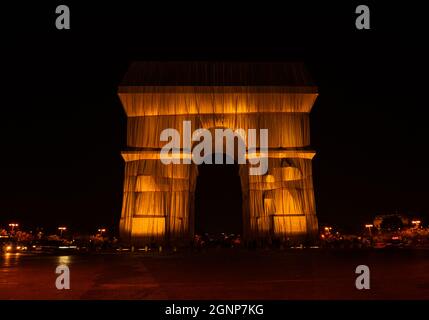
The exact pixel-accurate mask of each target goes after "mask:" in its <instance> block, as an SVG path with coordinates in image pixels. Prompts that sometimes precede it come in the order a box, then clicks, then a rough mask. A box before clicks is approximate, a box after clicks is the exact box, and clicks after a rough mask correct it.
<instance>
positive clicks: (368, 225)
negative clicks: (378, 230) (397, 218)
mask: <svg viewBox="0 0 429 320" xmlns="http://www.w3.org/2000/svg"><path fill="white" fill-rule="evenodd" d="M372 227H374V225H373V224H366V225H365V228H372Z"/></svg>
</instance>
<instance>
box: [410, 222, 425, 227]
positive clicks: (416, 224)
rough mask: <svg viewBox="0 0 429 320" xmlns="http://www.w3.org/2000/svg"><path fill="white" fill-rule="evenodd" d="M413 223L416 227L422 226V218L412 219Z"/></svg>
mask: <svg viewBox="0 0 429 320" xmlns="http://www.w3.org/2000/svg"><path fill="white" fill-rule="evenodd" d="M411 223H412V224H413V225H414V226H415V227H416V228H418V227H419V226H420V223H422V222H421V221H420V220H413V221H411Z"/></svg>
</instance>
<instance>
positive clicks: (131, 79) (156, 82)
mask: <svg viewBox="0 0 429 320" xmlns="http://www.w3.org/2000/svg"><path fill="white" fill-rule="evenodd" d="M120 86H121V87H128V86H194V87H195V86H266V87H268V86H280V87H300V88H306V89H307V90H309V91H311V92H315V93H316V92H317V87H316V85H315V84H314V82H313V80H312V79H311V77H310V75H309V73H308V72H307V70H306V68H305V66H304V63H303V62H231V61H228V62H225V61H224V62H215V61H135V62H133V63H132V64H131V65H130V67H129V68H128V71H127V72H126V74H125V76H124V78H123V80H122V82H121V84H120Z"/></svg>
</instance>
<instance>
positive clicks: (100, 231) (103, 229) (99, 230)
mask: <svg viewBox="0 0 429 320" xmlns="http://www.w3.org/2000/svg"><path fill="white" fill-rule="evenodd" d="M98 232H99V233H100V234H101V235H103V233H104V232H106V229H105V228H101V229H98Z"/></svg>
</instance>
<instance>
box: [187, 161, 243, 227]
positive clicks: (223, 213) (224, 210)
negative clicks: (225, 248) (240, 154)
mask: <svg viewBox="0 0 429 320" xmlns="http://www.w3.org/2000/svg"><path fill="white" fill-rule="evenodd" d="M212 162H213V164H204V163H203V164H201V165H199V166H198V173H199V174H198V177H197V184H196V190H195V233H196V234H200V235H202V234H205V233H208V234H210V235H220V234H221V233H226V234H235V235H238V234H239V235H242V233H243V211H242V190H241V182H240V175H239V165H238V164H237V163H236V162H234V164H225V155H224V161H223V163H224V164H214V155H213V161H212Z"/></svg>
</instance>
